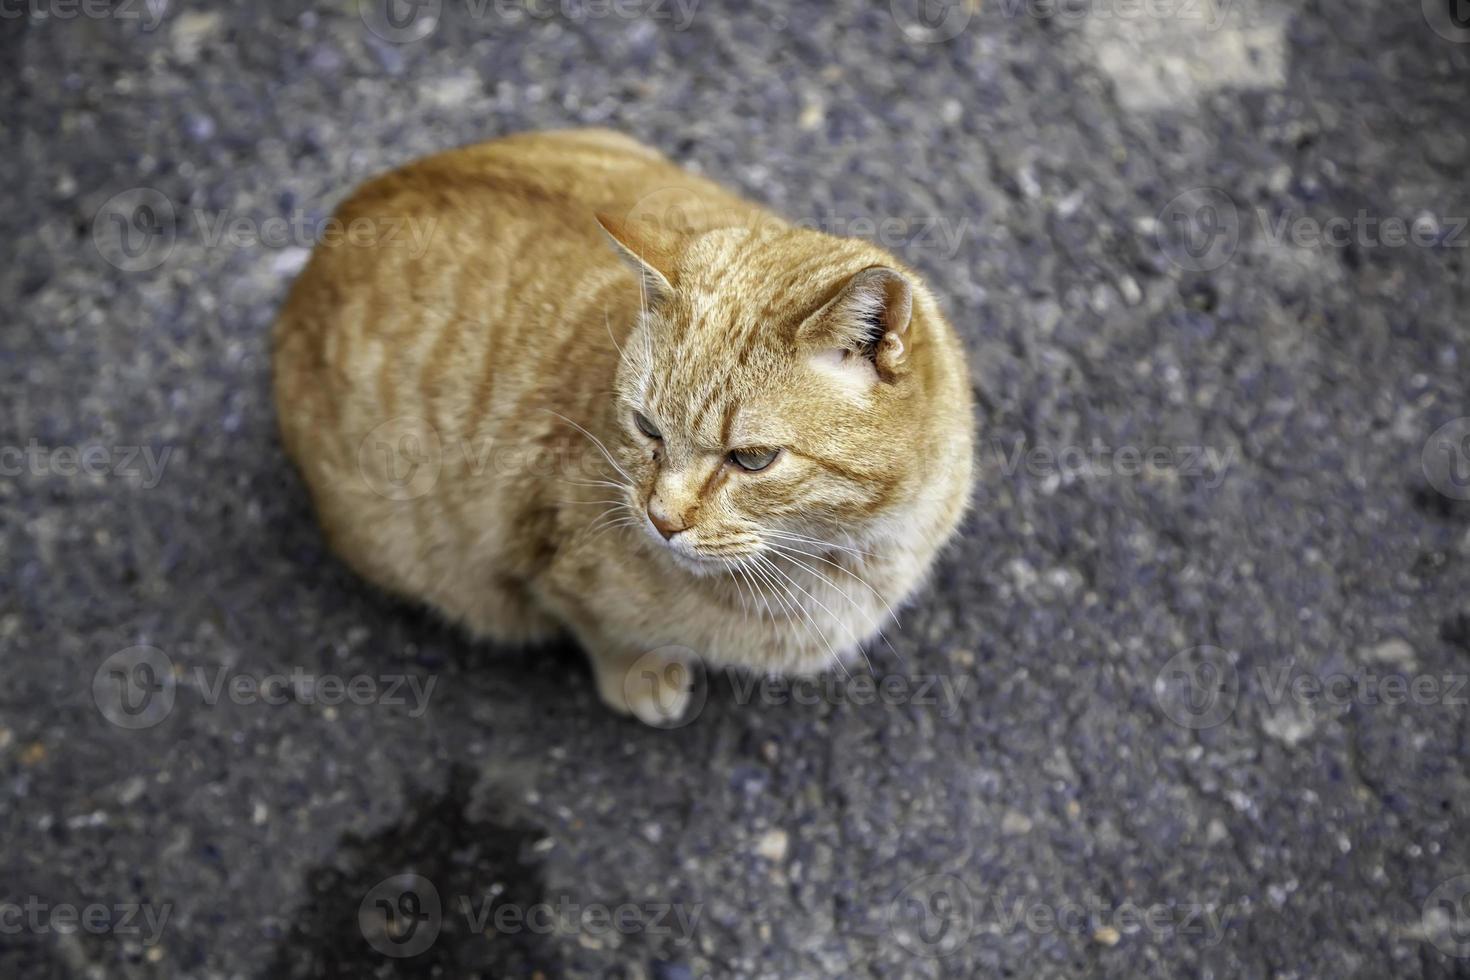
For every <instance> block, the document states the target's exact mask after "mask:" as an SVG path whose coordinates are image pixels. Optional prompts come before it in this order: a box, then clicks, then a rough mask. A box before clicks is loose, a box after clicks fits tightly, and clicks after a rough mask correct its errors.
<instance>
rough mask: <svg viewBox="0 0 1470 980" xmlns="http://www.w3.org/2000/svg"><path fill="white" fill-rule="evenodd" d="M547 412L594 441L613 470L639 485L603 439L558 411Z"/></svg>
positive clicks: (550, 410) (549, 410)
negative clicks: (615, 457) (614, 456)
mask: <svg viewBox="0 0 1470 980" xmlns="http://www.w3.org/2000/svg"><path fill="white" fill-rule="evenodd" d="M545 411H547V412H551V414H552V415H555V416H556V417H557V418H559V419H561V420H562V421H563V422H565V423H567V425H570V426H572V427H573V428H574V429H576V430H577V431H578V432H580V433H582V435H584V436H586V437H587V438H588V439H591V440H592V444H593V445H594V446H596V447H597V448H598V449H599V450H601V452H602V455H603V456H604V457H606V459H607V461H608V462H609V463H611V464H612V468H613V469H615V470H617V471H618V472H619V473H620V474H622V476H623V479H625V480H627V481H628V482H629V483H630V484H631V483H637V482H638V481H637V480H635V479H633V477H632V476H630V475H629V474H628V471H627V470H625V469H623V468H622V467H621V466H620V465H618V461H617V460H615V459H613V455H612V453H610V452H608V448H607V447H606V446H604V445H603V444H602V440H601V439H599V438H597V437H596V436H594V435H593V434H592V433H590V432H588V431H587V430H586V429H584V428H582V426H580V425H578V424H577V423H576V422H574V421H572V420H571V419H569V418H567V417H566V416H565V415H563V414H562V413H560V412H557V411H554V410H552V409H549V408H548V409H545Z"/></svg>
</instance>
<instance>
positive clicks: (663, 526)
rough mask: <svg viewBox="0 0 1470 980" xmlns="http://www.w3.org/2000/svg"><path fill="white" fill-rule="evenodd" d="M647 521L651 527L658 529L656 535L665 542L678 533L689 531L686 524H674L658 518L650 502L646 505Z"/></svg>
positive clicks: (656, 511)
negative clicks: (660, 535) (650, 523)
mask: <svg viewBox="0 0 1470 980" xmlns="http://www.w3.org/2000/svg"><path fill="white" fill-rule="evenodd" d="M648 519H649V520H650V521H652V522H653V526H654V527H655V528H657V529H658V533H659V534H662V535H663V536H664V540H665V541H667V540H669V538H672V537H673V536H674V535H676V534H678V533H679V532H680V531H687V530H688V529H689V525H688V524H675V523H674V522H673V521H670V520H668V519H666V518H664V517H662V516H660V514H659V512H658V509H657V508H656V507H654V506H653V504H652V503H651V502H650V503H649V505H648Z"/></svg>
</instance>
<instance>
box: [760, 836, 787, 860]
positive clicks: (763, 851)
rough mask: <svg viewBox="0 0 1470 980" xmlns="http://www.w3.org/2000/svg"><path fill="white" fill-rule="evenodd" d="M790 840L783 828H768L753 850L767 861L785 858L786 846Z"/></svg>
mask: <svg viewBox="0 0 1470 980" xmlns="http://www.w3.org/2000/svg"><path fill="white" fill-rule="evenodd" d="M789 843H790V840H789V839H788V838H787V836H786V831H784V830H768V831H766V834H765V836H764V837H762V838H761V839H760V841H759V842H758V843H757V844H756V847H755V852H756V853H757V854H759V855H760V856H761V857H763V858H765V859H766V860H768V861H774V862H781V861H784V860H786V848H787V846H788V844H789Z"/></svg>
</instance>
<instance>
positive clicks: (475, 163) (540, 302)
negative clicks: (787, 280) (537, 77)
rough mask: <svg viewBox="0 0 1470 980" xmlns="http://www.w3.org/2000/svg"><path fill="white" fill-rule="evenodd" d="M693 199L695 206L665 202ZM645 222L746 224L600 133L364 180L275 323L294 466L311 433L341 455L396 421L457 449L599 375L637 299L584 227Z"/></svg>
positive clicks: (656, 157) (472, 152)
mask: <svg viewBox="0 0 1470 980" xmlns="http://www.w3.org/2000/svg"><path fill="white" fill-rule="evenodd" d="M689 201H699V202H702V204H701V207H699V208H695V209H690V208H688V207H687V206H684V205H679V204H674V205H671V204H670V202H689ZM640 208H644V209H663V211H664V212H667V213H650V214H647V215H643V216H644V217H654V218H655V219H659V220H662V219H664V218H669V219H671V220H680V221H687V220H688V215H689V214H691V213H693V212H694V211H701V212H707V213H709V214H720V215H723V216H726V217H728V215H729V214H730V213H732V212H734V211H754V210H755V209H754V208H753V206H751V205H749V204H747V203H745V202H743V201H741V200H740V199H738V198H736V197H734V196H733V195H730V194H728V193H727V192H726V191H724V190H723V189H721V188H720V187H718V185H716V184H714V183H713V182H711V181H708V180H705V179H703V178H700V177H697V176H694V175H691V174H688V173H686V172H685V171H683V170H681V169H680V168H678V167H677V166H675V165H674V164H673V163H671V162H670V161H668V160H667V159H666V158H664V157H663V156H662V155H661V154H659V153H658V152H657V151H655V150H652V149H650V148H648V147H646V146H643V145H642V144H640V143H638V142H637V141H636V140H634V139H632V138H630V137H627V136H624V135H622V134H620V133H616V132H612V131H610V130H596V129H590V130H564V131H553V132H541V133H523V134H518V135H514V136H509V137H504V138H501V139H496V140H491V141H488V142H485V143H480V144H476V145H472V146H467V147H461V148H459V149H454V150H449V151H446V152H443V153H438V154H435V155H433V156H429V157H425V158H423V159H420V160H417V161H414V162H412V163H409V164H407V165H405V166H403V167H401V168H399V169H397V170H394V171H392V172H390V173H387V174H385V175H383V176H380V177H377V178H374V179H372V180H370V181H368V182H367V183H365V184H363V185H362V186H361V187H359V188H358V189H357V190H355V191H354V192H353V193H352V194H351V195H349V197H348V198H347V199H346V201H344V202H343V204H342V205H341V206H340V207H339V208H338V209H337V211H336V213H335V214H334V216H333V221H332V222H331V223H330V225H329V226H328V227H329V229H330V230H331V232H332V234H331V235H329V236H327V237H324V238H323V240H322V242H321V243H319V244H318V246H317V247H316V249H315V250H314V251H313V253H312V256H311V259H310V261H309V262H308V264H307V266H306V268H305V269H304V270H303V272H302V273H301V275H300V277H299V278H298V279H297V281H296V283H295V285H294V286H293V288H292V290H291V293H290V295H289V297H288V298H287V301H286V304H285V306H284V307H283V310H282V313H281V316H280V318H279V319H278V321H277V325H276V330H275V338H274V358H273V360H274V367H275V373H276V389H277V401H278V405H279V406H280V407H281V409H282V411H281V416H282V428H283V434H284V436H285V439H286V442H287V446H288V449H291V450H292V454H293V455H296V456H299V455H300V454H301V449H302V447H301V445H300V444H301V443H302V442H303V441H304V440H305V439H308V438H311V435H312V432H320V433H321V434H322V435H324V436H330V435H331V434H333V432H334V431H335V432H336V434H338V435H340V436H341V437H342V438H341V439H339V440H337V441H338V442H341V443H342V444H343V445H344V446H350V444H351V443H352V441H353V440H354V439H359V438H361V436H362V435H363V434H364V433H365V432H366V431H369V430H370V429H371V428H372V427H373V426H374V425H377V424H380V423H381V422H382V421H383V420H385V419H388V418H392V417H395V416H397V415H400V414H404V413H412V414H415V415H423V416H424V417H426V418H428V419H429V421H430V422H431V423H432V424H433V425H434V426H435V427H436V428H439V429H441V430H442V434H443V435H445V436H448V437H456V438H460V437H464V438H467V437H470V436H472V435H473V434H474V433H473V431H472V430H474V429H475V428H476V427H478V426H479V425H481V424H482V423H484V422H485V421H486V419H487V417H488V416H489V415H490V413H491V410H492V409H494V408H496V407H497V406H499V407H502V408H508V407H509V406H513V405H517V404H524V403H525V402H526V401H527V400H528V399H531V398H533V396H534V395H535V393H536V391H537V390H538V389H545V390H558V391H562V392H565V391H566V390H567V389H568V388H569V387H570V388H571V389H572V390H577V389H578V388H585V387H586V386H585V385H581V384H579V382H582V381H585V380H586V378H583V377H571V376H562V375H566V374H568V373H570V372H576V373H579V374H581V375H588V374H591V375H596V374H599V373H608V374H610V372H611V370H612V368H613V364H614V362H613V361H612V360H611V359H610V357H611V355H612V353H613V345H612V343H610V342H609V339H608V336H607V333H606V331H605V329H604V326H603V324H604V320H605V319H606V318H607V314H609V313H611V314H613V316H612V321H613V322H623V318H622V317H619V316H618V315H617V314H619V313H621V312H623V309H622V308H623V307H624V306H625V305H626V304H628V303H629V302H636V301H637V296H638V291H637V288H636V279H635V278H634V277H633V274H632V273H631V272H630V271H629V270H628V269H627V268H626V267H625V266H624V265H623V263H622V262H620V260H619V259H618V258H617V257H616V255H615V254H614V252H613V250H612V249H611V248H609V247H608V244H607V242H606V240H605V238H604V236H603V233H602V231H601V229H600V228H599V227H598V224H597V221H596V218H595V215H596V214H598V213H599V212H600V213H605V214H612V215H616V216H620V217H626V216H628V215H630V214H634V213H637V212H638V211H639V209H640ZM594 326H595V328H596V329H595V330H593V329H591V327H594ZM593 387H594V388H601V387H605V385H604V384H603V383H600V382H599V383H598V384H595V385H593ZM308 429H309V430H311V432H307V431H305V430H308ZM312 448H313V449H314V450H319V451H320V452H329V451H330V449H331V447H330V446H321V447H312Z"/></svg>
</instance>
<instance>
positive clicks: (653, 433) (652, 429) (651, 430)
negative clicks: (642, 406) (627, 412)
mask: <svg viewBox="0 0 1470 980" xmlns="http://www.w3.org/2000/svg"><path fill="white" fill-rule="evenodd" d="M633 424H634V425H636V426H638V431H639V432H641V433H643V434H644V435H646V436H647V437H648V438H650V439H662V438H663V437H664V434H663V433H662V432H660V431H658V426H656V425H654V424H653V423H652V422H650V421H648V416H647V415H644V414H643V413H642V412H634V413H633Z"/></svg>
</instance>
